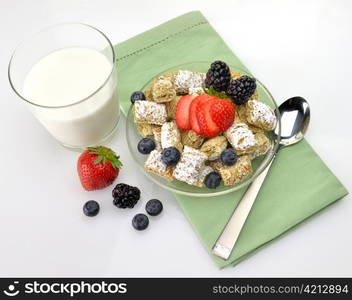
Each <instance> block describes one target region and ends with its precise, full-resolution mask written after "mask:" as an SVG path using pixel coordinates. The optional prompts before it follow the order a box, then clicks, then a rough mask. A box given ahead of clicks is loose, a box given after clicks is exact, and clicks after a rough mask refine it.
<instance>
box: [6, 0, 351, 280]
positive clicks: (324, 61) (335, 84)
mask: <svg viewBox="0 0 352 300" xmlns="http://www.w3.org/2000/svg"><path fill="white" fill-rule="evenodd" d="M198 9H199V10H201V11H202V12H203V13H204V15H205V16H206V17H207V18H208V20H209V21H210V23H211V24H212V25H213V26H214V27H215V29H216V30H217V31H218V32H219V33H220V34H221V35H222V37H223V38H224V40H225V41H226V42H227V43H228V44H229V46H230V47H231V48H232V49H233V51H234V52H235V53H236V54H237V55H238V56H239V57H240V58H241V59H242V60H243V62H244V63H245V65H247V66H248V68H249V69H250V70H251V71H252V72H253V73H254V74H255V76H256V77H257V78H259V79H260V80H261V81H262V82H264V84H265V85H266V86H267V87H268V88H269V90H270V91H271V92H272V93H273V95H274V97H275V98H276V99H277V101H278V102H279V103H281V102H282V101H284V100H285V99H287V98H288V97H290V96H295V95H301V96H304V97H305V98H306V99H307V100H308V101H309V102H310V104H311V110H312V119H311V126H310V129H309V131H308V134H307V139H308V141H309V142H310V143H311V144H312V145H313V147H314V148H315V149H316V150H317V151H318V153H319V154H320V155H321V157H322V158H323V159H324V161H325V162H326V163H327V164H328V166H329V167H330V168H331V169H332V170H333V172H335V173H336V175H337V176H338V177H339V178H340V180H341V181H342V182H343V183H344V184H345V185H346V187H347V188H348V189H349V190H350V191H351V190H352V182H351V169H352V164H351V149H352V139H351V118H352V105H351V103H352V99H351V77H352V60H351V58H352V57H351V56H352V41H351V29H352V2H351V1H347V0H346V1H279V0H278V1H260V0H258V1H221V0H216V1H215V0H212V1H205V0H200V1H195V0H177V1H166V0H158V1H155V0H154V1H147V0H144V1H136V0H126V1H119V0H111V1H102V0H99V1H98V0H96V1H78V0H76V1H71V0H57V1H48V0H42V1H37V0H32V1H24V0H22V1H19V0H17V1H12V0H1V2H0V24H1V26H0V30H1V41H0V76H1V77H0V94H1V97H0V101H1V110H0V132H1V146H0V159H1V164H0V167H1V171H0V238H1V242H0V276H215V277H217V276H230V277H232V276H352V259H351V256H352V254H351V253H352V234H351V231H352V203H351V196H347V197H345V198H344V199H343V200H342V201H340V202H338V203H337V204H335V205H333V206H331V207H329V208H328V209H327V210H325V211H324V212H322V213H321V214H319V215H318V216H316V217H314V218H312V219H311V220H310V221H308V222H307V223H306V224H304V225H303V226H301V227H299V228H297V229H295V230H294V231H293V232H291V233H290V234H288V235H286V236H285V237H284V238H281V239H279V240H278V241H276V242H274V243H273V244H271V245H270V246H268V247H266V248H265V249H263V250H261V251H260V252H259V253H257V254H256V255H255V256H253V257H251V258H250V259H248V260H246V261H244V262H242V263H241V264H239V265H238V266H236V267H235V268H233V267H228V268H226V269H224V270H219V269H218V268H217V267H216V266H215V265H214V263H213V262H212V261H211V259H210V257H209V256H208V254H207V253H206V251H205V250H204V248H203V247H202V245H201V243H200V241H199V240H198V238H197V236H196V235H195V233H194V232H193V230H192V228H191V226H190V225H189V223H188V222H187V221H186V219H185V217H184V215H183V214H182V211H181V210H180V208H179V207H178V205H177V203H176V202H175V200H174V198H173V196H172V195H171V194H170V193H169V192H166V191H163V190H161V189H160V188H158V187H156V186H154V185H152V184H151V182H149V181H148V180H147V179H146V178H145V177H144V175H143V174H141V173H140V172H139V171H137V168H136V167H135V165H134V163H133V161H132V159H131V156H130V155H129V153H128V151H127V147H126V143H125V137H124V121H125V120H124V119H122V120H121V122H120V128H119V133H118V135H117V136H116V137H115V138H114V141H113V143H112V146H113V148H114V150H116V152H118V153H119V154H120V155H121V157H122V159H123V162H124V164H125V168H124V169H123V171H122V172H121V175H120V177H119V178H118V181H120V182H126V183H130V184H138V186H139V187H140V188H141V190H142V193H143V197H142V200H141V201H140V203H139V205H137V207H135V209H133V210H119V209H117V208H115V207H114V206H113V205H112V203H111V201H112V199H111V196H110V192H111V188H107V189H106V190H103V191H98V192H91V193H88V192H85V191H83V190H82V188H81V187H80V184H79V181H78V178H77V175H76V171H75V164H76V159H77V156H78V154H77V153H75V152H70V151H67V150H65V149H64V148H62V147H60V146H59V145H58V144H57V143H56V142H55V141H54V140H53V139H52V138H51V137H50V136H49V135H48V133H47V132H46V131H45V130H44V129H43V128H42V127H41V125H40V124H39V123H38V122H37V121H36V120H35V119H34V117H33V116H32V115H31V114H30V112H29V111H27V110H26V108H25V106H24V105H23V103H21V101H20V100H19V99H18V98H16V96H15V95H14V93H13V92H12V91H11V90H10V86H9V84H8V80H7V74H6V72H7V64H8V61H9V58H10V55H11V52H12V51H13V49H14V47H15V46H16V45H17V44H18V43H19V42H20V41H21V40H23V39H24V38H26V37H28V36H29V35H30V34H32V33H34V32H36V31H38V30H40V29H41V28H43V27H45V26H47V25H50V24H53V23H58V22H63V21H80V22H85V23H89V24H92V25H94V26H96V27H98V28H100V29H101V30H102V31H104V32H105V33H106V34H107V35H108V36H109V37H110V39H111V40H112V41H113V42H114V43H117V42H121V41H123V40H125V39H127V38H129V37H132V36H134V35H136V34H138V33H140V32H143V31H145V30H147V29H149V28H152V27H154V26H156V25H158V24H160V23H162V22H164V21H167V20H168V19H170V18H173V17H176V16H178V15H180V14H182V13H185V12H188V11H191V10H198ZM151 197H157V198H159V199H161V200H162V201H163V203H164V207H165V210H164V213H163V214H162V216H161V217H159V218H157V219H153V220H151V224H150V228H149V229H148V230H147V231H145V232H137V231H135V230H134V229H133V228H132V226H131V219H132V217H133V215H134V214H136V213H138V212H142V211H143V209H144V204H145V202H146V201H147V200H148V199H150V198H151ZM89 199H95V200H98V201H99V202H100V204H101V213H100V214H99V215H98V216H97V217H96V218H87V217H85V216H84V215H83V214H82V205H83V203H84V202H85V201H86V200H89ZM214 201H215V199H214Z"/></svg>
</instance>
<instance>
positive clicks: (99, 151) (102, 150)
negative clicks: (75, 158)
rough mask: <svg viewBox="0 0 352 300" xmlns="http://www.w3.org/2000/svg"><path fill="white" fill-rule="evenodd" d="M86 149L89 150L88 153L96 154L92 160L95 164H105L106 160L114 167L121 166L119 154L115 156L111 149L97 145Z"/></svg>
mask: <svg viewBox="0 0 352 300" xmlns="http://www.w3.org/2000/svg"><path fill="white" fill-rule="evenodd" d="M88 150H90V152H89V154H92V155H98V156H97V157H96V158H95V160H94V164H95V165H97V164H99V163H102V165H103V166H105V164H106V162H107V161H108V162H110V164H111V166H112V167H113V168H114V169H119V168H121V167H122V162H121V161H120V160H119V158H120V156H117V155H116V153H115V152H114V151H112V150H111V149H109V148H107V147H104V146H99V147H89V148H88Z"/></svg>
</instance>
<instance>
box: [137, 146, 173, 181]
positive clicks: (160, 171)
mask: <svg viewBox="0 0 352 300" xmlns="http://www.w3.org/2000/svg"><path fill="white" fill-rule="evenodd" d="M144 168H145V169H146V170H147V171H149V172H151V173H154V174H156V175H159V176H162V177H164V178H166V179H167V180H169V181H172V180H173V177H172V172H173V168H172V167H167V166H166V165H165V164H164V163H163V162H162V160H161V151H160V150H153V151H152V152H150V154H149V156H148V159H147V160H146V162H145V163H144Z"/></svg>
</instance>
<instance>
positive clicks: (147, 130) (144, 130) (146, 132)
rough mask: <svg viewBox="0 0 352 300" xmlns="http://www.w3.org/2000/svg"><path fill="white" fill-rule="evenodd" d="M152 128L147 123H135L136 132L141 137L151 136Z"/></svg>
mask: <svg viewBox="0 0 352 300" xmlns="http://www.w3.org/2000/svg"><path fill="white" fill-rule="evenodd" d="M153 126H154V125H152V124H147V123H136V127H137V131H138V133H139V134H140V135H141V136H142V137H147V136H151V135H153Z"/></svg>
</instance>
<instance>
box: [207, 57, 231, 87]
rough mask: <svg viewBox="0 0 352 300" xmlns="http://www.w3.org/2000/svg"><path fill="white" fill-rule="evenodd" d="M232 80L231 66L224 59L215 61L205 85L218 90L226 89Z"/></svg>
mask: <svg viewBox="0 0 352 300" xmlns="http://www.w3.org/2000/svg"><path fill="white" fill-rule="evenodd" d="M230 80H231V73H230V68H229V67H228V65H227V64H226V63H224V62H223V61H220V60H217V61H214V62H213V63H212V64H211V66H210V69H209V70H208V72H207V75H206V77H205V86H206V87H207V88H209V87H213V89H214V90H215V91H217V92H222V91H226V89H227V87H228V85H229V83H230Z"/></svg>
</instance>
